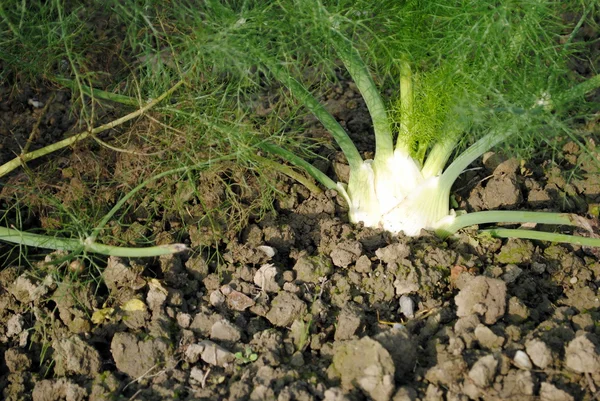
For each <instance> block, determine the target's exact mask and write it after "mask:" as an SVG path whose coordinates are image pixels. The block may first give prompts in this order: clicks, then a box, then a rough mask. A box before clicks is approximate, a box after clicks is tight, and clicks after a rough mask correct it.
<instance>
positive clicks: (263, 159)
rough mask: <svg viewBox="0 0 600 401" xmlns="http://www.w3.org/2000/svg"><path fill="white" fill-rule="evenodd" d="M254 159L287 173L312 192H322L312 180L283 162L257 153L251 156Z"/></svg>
mask: <svg viewBox="0 0 600 401" xmlns="http://www.w3.org/2000/svg"><path fill="white" fill-rule="evenodd" d="M252 157H253V158H254V159H255V160H256V161H258V162H260V164H262V165H264V166H267V167H269V168H272V169H273V170H276V171H279V172H280V173H282V174H285V175H287V176H288V177H290V178H291V179H293V180H295V181H298V182H299V183H300V184H302V185H304V186H305V187H306V188H308V190H309V191H310V192H312V193H314V194H319V193H321V192H323V191H322V190H321V188H319V187H318V186H316V185H315V183H314V182H313V181H311V180H310V179H308V178H306V177H305V176H304V175H302V174H300V173H298V172H297V171H295V170H294V169H293V168H291V167H290V166H286V165H284V164H281V163H278V162H276V161H273V160H271V159H267V158H266V157H262V156H259V155H254V156H252Z"/></svg>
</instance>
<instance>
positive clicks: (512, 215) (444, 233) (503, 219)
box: [435, 210, 586, 238]
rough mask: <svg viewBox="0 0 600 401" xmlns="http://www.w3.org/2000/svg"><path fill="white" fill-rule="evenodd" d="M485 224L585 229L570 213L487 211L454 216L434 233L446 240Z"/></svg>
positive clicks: (577, 218) (580, 219)
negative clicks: (548, 225) (576, 227)
mask: <svg viewBox="0 0 600 401" xmlns="http://www.w3.org/2000/svg"><path fill="white" fill-rule="evenodd" d="M487 223H537V224H556V225H567V226H578V227H584V228H585V227H586V224H585V220H584V219H582V218H581V217H580V216H577V215H575V214H571V213H549V212H526V211H518V210H488V211H483V212H474V213H465V214H462V215H459V216H456V217H455V218H454V220H452V221H451V222H450V223H448V224H445V225H442V226H440V227H438V228H437V229H436V230H435V232H436V234H437V235H438V236H440V237H441V238H446V237H448V236H449V235H451V234H454V233H455V232H457V231H458V230H460V229H462V228H465V227H469V226H474V225H478V224H487Z"/></svg>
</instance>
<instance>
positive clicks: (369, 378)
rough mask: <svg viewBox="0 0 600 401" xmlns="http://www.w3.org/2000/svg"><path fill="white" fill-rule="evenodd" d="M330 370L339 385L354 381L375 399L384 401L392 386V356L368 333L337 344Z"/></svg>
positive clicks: (349, 386)
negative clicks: (338, 380)
mask: <svg viewBox="0 0 600 401" xmlns="http://www.w3.org/2000/svg"><path fill="white" fill-rule="evenodd" d="M330 371H331V374H333V375H334V376H337V377H339V378H340V379H341V383H342V388H344V389H346V390H349V389H352V388H354V386H355V385H357V386H358V387H359V388H360V389H361V390H362V391H363V392H364V393H365V394H366V395H367V396H369V397H370V398H372V399H373V400H375V401H388V400H389V399H390V398H391V396H392V394H393V392H394V389H395V385H394V375H395V367H394V362H393V361H392V357H391V356H390V354H389V353H388V351H387V350H386V349H385V348H384V347H383V346H382V345H381V344H380V343H379V342H377V341H375V340H373V339H371V338H369V337H363V338H361V339H360V340H350V341H346V342H342V343H341V344H339V345H337V346H336V349H335V353H334V356H333V364H332V366H331V368H330Z"/></svg>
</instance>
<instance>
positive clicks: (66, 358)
mask: <svg viewBox="0 0 600 401" xmlns="http://www.w3.org/2000/svg"><path fill="white" fill-rule="evenodd" d="M53 346H54V352H55V354H54V361H55V362H56V367H55V368H54V370H55V372H56V374H58V375H60V376H63V375H84V376H94V375H95V374H96V373H97V372H98V371H99V370H100V366H101V360H100V355H99V354H98V351H96V349H95V348H93V347H92V346H91V345H89V344H87V343H86V342H85V341H83V340H82V339H81V338H80V337H79V336H72V337H69V338H64V339H62V340H59V341H56V342H55V343H54V345H53Z"/></svg>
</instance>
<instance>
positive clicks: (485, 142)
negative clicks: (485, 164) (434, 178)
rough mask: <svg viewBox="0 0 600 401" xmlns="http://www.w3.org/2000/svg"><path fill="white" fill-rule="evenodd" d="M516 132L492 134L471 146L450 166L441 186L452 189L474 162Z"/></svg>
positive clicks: (443, 176) (441, 180)
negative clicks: (459, 177)
mask: <svg viewBox="0 0 600 401" xmlns="http://www.w3.org/2000/svg"><path fill="white" fill-rule="evenodd" d="M515 133H516V132H515V131H508V132H504V133H497V132H493V131H492V132H491V133H489V134H487V135H485V136H484V137H483V138H481V139H479V140H478V141H477V142H475V143H474V144H473V145H471V146H469V148H467V150H465V151H464V152H463V153H461V154H460V156H458V157H457V158H456V159H454V161H453V162H452V163H451V164H450V165H449V166H448V168H447V169H446V171H444V173H443V174H442V176H441V179H440V184H442V185H444V186H448V191H449V190H450V187H452V185H453V184H454V181H456V179H457V178H458V176H459V175H461V174H462V172H463V171H464V170H465V169H466V168H467V167H469V165H470V164H471V163H473V161H475V160H476V159H477V158H478V157H480V156H482V155H483V154H484V153H485V152H487V151H488V150H490V149H491V148H492V147H494V146H496V145H497V144H499V143H500V142H502V141H504V140H505V139H507V138H508V137H510V136H511V135H514V134H515Z"/></svg>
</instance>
